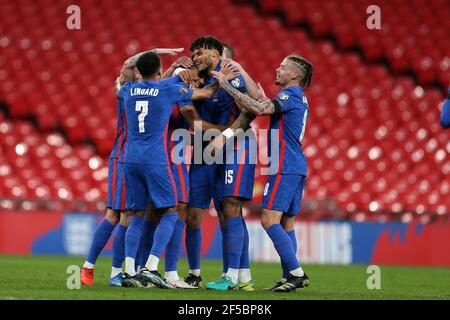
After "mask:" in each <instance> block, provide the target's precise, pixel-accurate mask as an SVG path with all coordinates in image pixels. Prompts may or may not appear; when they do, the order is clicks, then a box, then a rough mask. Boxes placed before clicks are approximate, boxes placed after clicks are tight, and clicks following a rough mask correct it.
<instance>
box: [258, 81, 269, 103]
mask: <svg viewBox="0 0 450 320" xmlns="http://www.w3.org/2000/svg"><path fill="white" fill-rule="evenodd" d="M257 86H258V91H259V98H258V101H259V102H264V101H267V100H269V98H267V96H266V93H265V92H264V88H263V87H262V86H261V83H259V82H258V84H257Z"/></svg>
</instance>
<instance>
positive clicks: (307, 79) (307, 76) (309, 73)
mask: <svg viewBox="0 0 450 320" xmlns="http://www.w3.org/2000/svg"><path fill="white" fill-rule="evenodd" d="M287 58H288V60H290V61H292V62H294V63H295V64H296V65H297V66H298V67H299V68H300V69H302V70H303V71H304V77H303V78H302V79H300V84H301V85H302V87H303V88H305V89H308V88H309V87H310V86H311V84H312V80H313V72H314V66H313V64H312V63H311V62H310V61H308V60H306V59H305V58H303V57H300V56H297V55H295V54H291V55H290V56H288V57H287Z"/></svg>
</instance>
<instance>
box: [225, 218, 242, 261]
mask: <svg viewBox="0 0 450 320" xmlns="http://www.w3.org/2000/svg"><path fill="white" fill-rule="evenodd" d="M227 238H228V267H229V268H232V269H239V267H240V264H241V255H242V247H243V246H244V228H243V226H242V217H241V216H237V217H234V218H231V219H229V220H227Z"/></svg>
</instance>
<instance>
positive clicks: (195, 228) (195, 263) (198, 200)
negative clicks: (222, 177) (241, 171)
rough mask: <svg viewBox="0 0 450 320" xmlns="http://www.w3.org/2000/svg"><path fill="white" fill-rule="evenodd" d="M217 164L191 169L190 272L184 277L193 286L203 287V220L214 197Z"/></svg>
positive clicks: (187, 225)
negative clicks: (213, 185) (201, 262)
mask: <svg viewBox="0 0 450 320" xmlns="http://www.w3.org/2000/svg"><path fill="white" fill-rule="evenodd" d="M214 170H215V165H206V164H191V166H190V169H189V184H190V188H189V206H188V209H187V215H186V240H185V241H186V252H187V258H188V264H189V274H188V276H187V277H186V278H185V279H184V280H185V282H186V283H188V284H189V285H191V286H195V287H201V286H202V278H201V275H200V257H201V248H202V230H201V222H202V219H203V215H204V212H205V209H207V208H209V205H210V202H211V198H212V183H213V181H214Z"/></svg>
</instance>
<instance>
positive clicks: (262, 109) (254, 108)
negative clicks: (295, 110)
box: [213, 71, 275, 116]
mask: <svg viewBox="0 0 450 320" xmlns="http://www.w3.org/2000/svg"><path fill="white" fill-rule="evenodd" d="M213 76H214V77H215V78H216V79H217V80H218V82H219V85H220V87H221V88H222V89H224V90H225V91H226V92H227V93H228V94H229V95H230V96H232V97H233V98H234V100H235V101H236V103H237V104H238V105H240V106H241V107H242V108H243V110H245V111H247V112H248V113H251V114H254V115H256V116H263V115H269V114H273V113H275V105H274V104H273V102H272V101H270V100H266V101H263V102H259V101H256V100H255V99H252V98H250V97H249V96H247V95H245V94H243V93H241V92H240V91H239V90H236V89H235V88H233V87H232V86H231V85H230V84H229V82H228V80H227V79H226V77H225V76H224V75H223V74H222V73H220V72H215V71H213Z"/></svg>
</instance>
